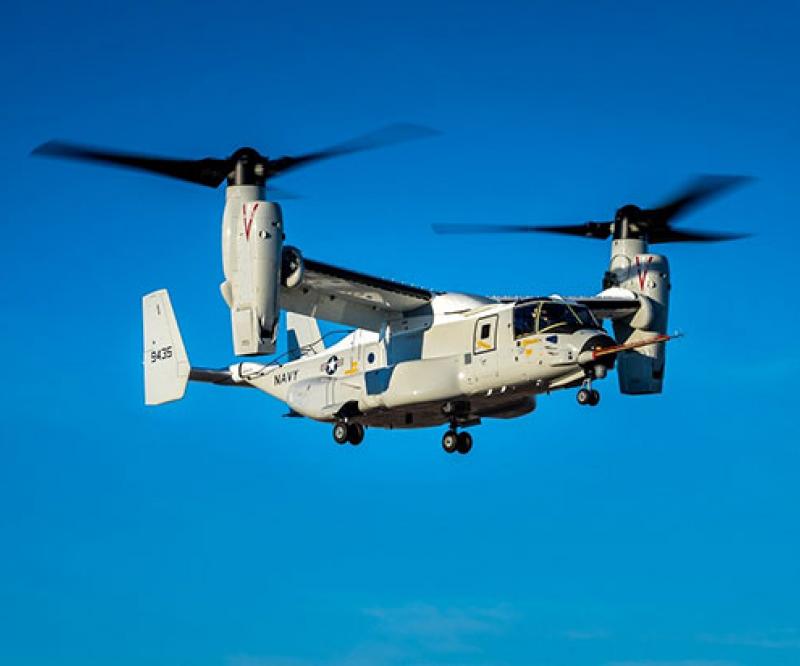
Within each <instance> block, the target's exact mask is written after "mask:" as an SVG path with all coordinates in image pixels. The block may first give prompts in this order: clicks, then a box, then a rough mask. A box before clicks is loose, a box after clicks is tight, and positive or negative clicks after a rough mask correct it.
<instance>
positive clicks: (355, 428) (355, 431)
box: [347, 423, 364, 446]
mask: <svg viewBox="0 0 800 666" xmlns="http://www.w3.org/2000/svg"><path fill="white" fill-rule="evenodd" d="M347 441H348V442H350V443H351V444H352V445H353V446H358V445H359V444H361V442H363V441H364V426H363V425H361V424H360V423H350V424H349V425H348V426H347Z"/></svg>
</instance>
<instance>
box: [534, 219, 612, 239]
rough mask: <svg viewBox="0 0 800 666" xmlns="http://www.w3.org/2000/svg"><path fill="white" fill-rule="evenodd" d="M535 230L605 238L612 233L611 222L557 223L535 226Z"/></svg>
mask: <svg viewBox="0 0 800 666" xmlns="http://www.w3.org/2000/svg"><path fill="white" fill-rule="evenodd" d="M533 230H534V231H539V232H542V233H547V234H562V235H565V236H580V237H582V238H596V239H598V240H605V239H606V238H608V237H609V236H610V235H611V222H585V223H584V224H556V225H544V226H537V227H533Z"/></svg>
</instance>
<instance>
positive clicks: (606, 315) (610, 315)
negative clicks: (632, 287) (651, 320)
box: [569, 287, 641, 319]
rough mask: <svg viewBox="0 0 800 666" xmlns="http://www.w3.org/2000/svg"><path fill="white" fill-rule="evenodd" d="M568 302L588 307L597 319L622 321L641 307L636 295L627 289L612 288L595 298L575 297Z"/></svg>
mask: <svg viewBox="0 0 800 666" xmlns="http://www.w3.org/2000/svg"><path fill="white" fill-rule="evenodd" d="M569 300H572V301H575V302H577V303H580V304H581V305H585V306H586V307H588V308H589V309H590V310H591V311H592V312H593V313H594V316H595V317H597V318H598V319H622V318H624V317H629V316H630V315H632V314H635V313H636V311H637V310H638V309H639V307H640V306H641V302H640V301H639V299H638V297H637V296H636V294H634V293H633V292H632V291H628V290H627V289H620V288H618V287H617V288H612V289H606V290H605V291H603V292H600V293H599V294H598V295H597V296H591V297H584V296H576V297H572V298H570V299H569Z"/></svg>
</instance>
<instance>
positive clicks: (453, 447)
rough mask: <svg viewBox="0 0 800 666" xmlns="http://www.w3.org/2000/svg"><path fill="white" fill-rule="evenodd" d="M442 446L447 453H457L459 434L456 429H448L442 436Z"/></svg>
mask: <svg viewBox="0 0 800 666" xmlns="http://www.w3.org/2000/svg"><path fill="white" fill-rule="evenodd" d="M442 448H443V449H444V450H445V451H446V452H447V453H455V452H456V451H457V450H458V434H457V433H456V431H455V430H448V431H447V432H446V433H445V434H444V435H443V436H442Z"/></svg>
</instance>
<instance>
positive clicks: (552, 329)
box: [514, 301, 600, 338]
mask: <svg viewBox="0 0 800 666" xmlns="http://www.w3.org/2000/svg"><path fill="white" fill-rule="evenodd" d="M582 328H600V324H598V323H597V320H596V319H595V317H594V315H593V314H592V311H591V310H589V308H587V307H586V306H585V305H574V304H572V303H560V302H557V301H543V302H540V303H523V304H521V305H517V306H516V307H515V308H514V337H515V338H522V337H525V336H526V335H533V334H534V333H565V334H566V333H574V332H575V331H577V330H579V329H582Z"/></svg>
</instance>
